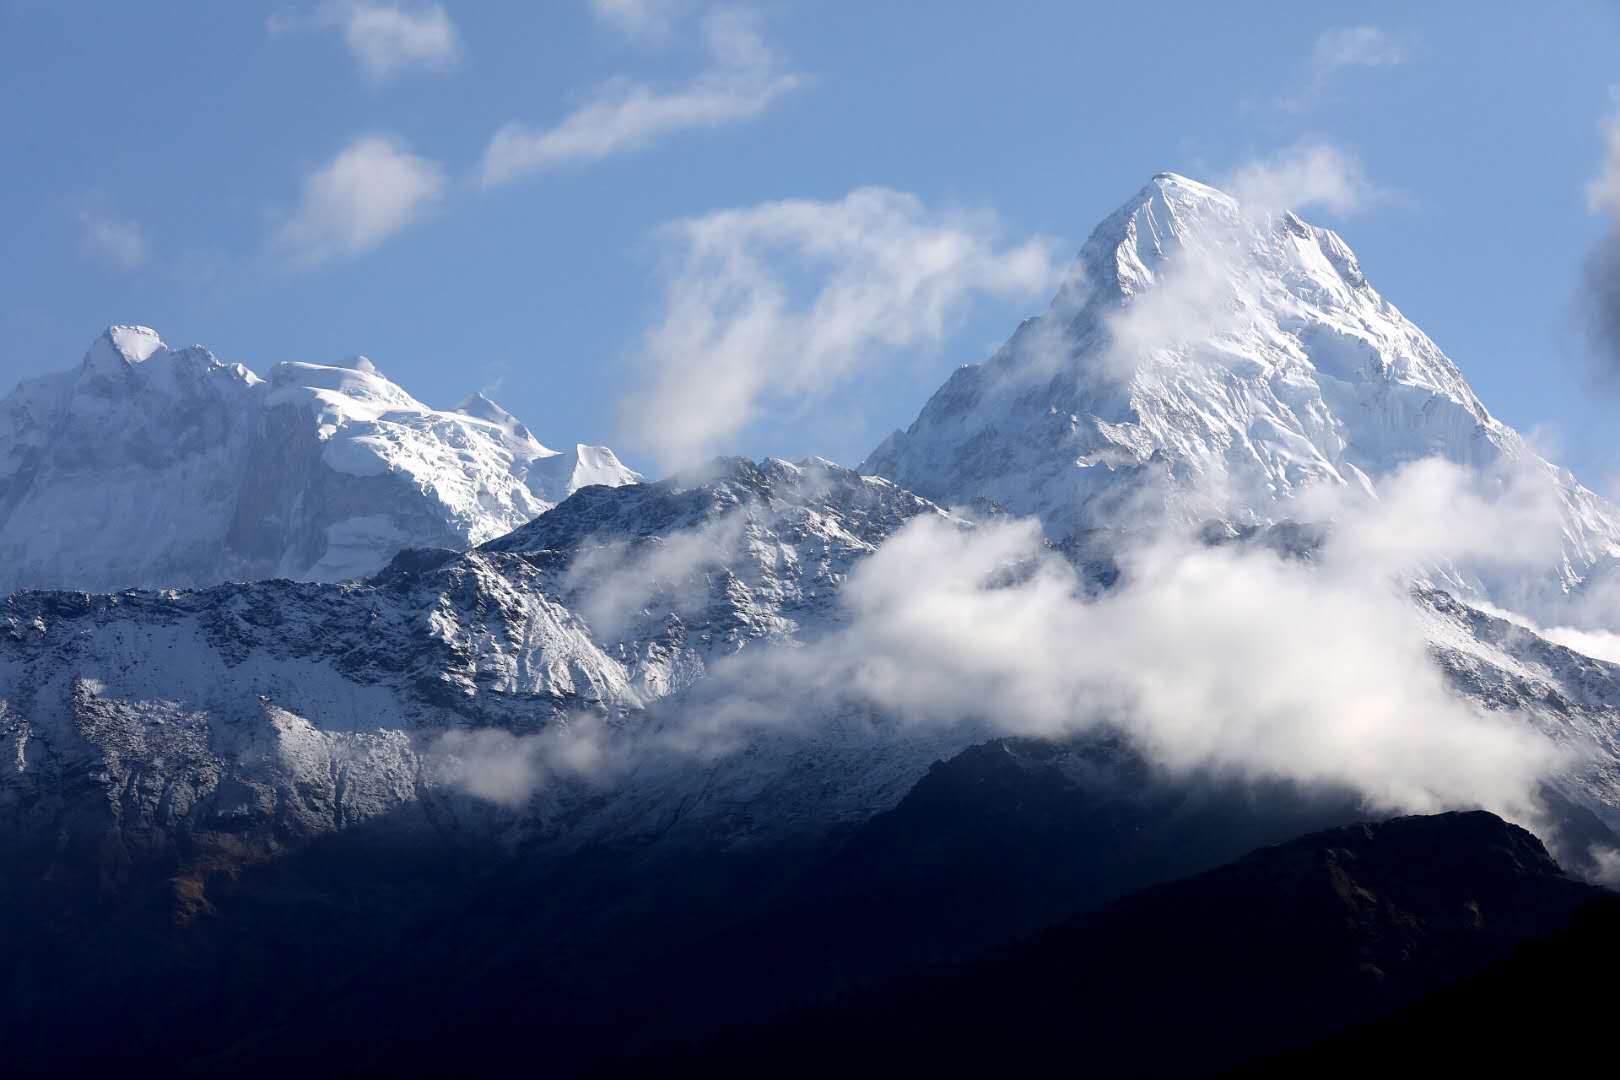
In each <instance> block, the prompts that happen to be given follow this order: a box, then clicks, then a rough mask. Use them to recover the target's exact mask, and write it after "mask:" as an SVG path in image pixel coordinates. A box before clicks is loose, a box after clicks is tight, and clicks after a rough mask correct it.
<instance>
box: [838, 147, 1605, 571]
mask: <svg viewBox="0 0 1620 1080" xmlns="http://www.w3.org/2000/svg"><path fill="white" fill-rule="evenodd" d="M1435 456H1439V457H1443V458H1446V459H1449V460H1451V461H1453V462H1456V463H1458V464H1461V465H1466V466H1472V467H1478V468H1483V469H1486V470H1503V469H1512V470H1516V471H1521V472H1523V471H1527V472H1529V473H1532V474H1539V475H1542V476H1545V477H1546V479H1547V481H1548V482H1549V483H1551V484H1553V485H1554V486H1555V487H1556V488H1557V497H1558V499H1559V500H1560V501H1561V505H1562V507H1563V513H1564V518H1565V534H1566V544H1565V558H1564V560H1563V564H1562V565H1561V566H1557V567H1552V568H1549V569H1550V570H1551V571H1552V574H1551V576H1552V578H1553V579H1555V581H1556V583H1557V587H1570V586H1573V585H1575V584H1576V583H1578V582H1579V581H1580V580H1581V579H1582V578H1583V577H1585V576H1587V575H1589V574H1590V573H1591V572H1592V570H1593V567H1594V564H1595V563H1596V562H1598V561H1600V560H1604V559H1607V558H1608V554H1607V553H1608V552H1609V551H1611V550H1614V549H1616V547H1617V542H1620V511H1617V510H1616V509H1615V508H1614V507H1612V506H1609V505H1608V504H1607V503H1605V502H1604V501H1603V500H1601V499H1599V498H1598V497H1597V496H1595V495H1594V494H1592V493H1591V492H1590V491H1588V490H1587V489H1586V488H1584V487H1582V486H1581V485H1580V484H1579V483H1578V482H1577V481H1576V480H1575V479H1574V477H1572V476H1570V475H1569V474H1568V473H1567V472H1564V471H1562V470H1559V469H1557V468H1556V467H1555V466H1553V465H1551V464H1550V463H1548V462H1546V461H1544V460H1543V459H1541V458H1539V457H1538V456H1536V455H1535V453H1534V452H1533V451H1532V450H1531V449H1530V448H1529V447H1528V446H1527V445H1526V444H1525V442H1524V440H1523V439H1522V438H1521V437H1520V436H1519V435H1518V434H1517V433H1516V432H1514V431H1513V430H1512V429H1511V428H1509V427H1508V426H1507V425H1505V424H1503V423H1502V422H1501V421H1499V420H1497V419H1496V418H1495V417H1494V416H1492V415H1491V414H1490V412H1489V411H1488V410H1487V409H1486V407H1485V405H1484V404H1483V403H1482V402H1481V401H1480V400H1479V398H1478V397H1477V396H1476V395H1475V394H1474V392H1473V390H1472V389H1471V388H1470V387H1469V386H1468V383H1467V380H1466V379H1465V378H1464V377H1463V375H1462V373H1461V371H1460V370H1459V369H1458V368H1457V366H1456V365H1455V364H1454V363H1453V362H1452V361H1451V360H1450V358H1448V357H1447V356H1446V355H1445V353H1444V352H1442V351H1441V350H1440V348H1439V347H1438V346H1437V345H1436V344H1435V343H1434V342H1433V341H1432V340H1430V339H1429V337H1428V336H1427V335H1426V334H1424V333H1423V331H1422V330H1420V329H1419V328H1418V327H1417V326H1415V325H1414V324H1412V323H1411V322H1410V321H1409V320H1408V319H1407V318H1406V317H1405V316H1404V315H1402V314H1401V312H1400V311H1399V310H1398V309H1397V308H1396V307H1395V306H1394V305H1393V304H1391V303H1390V302H1389V301H1387V300H1386V299H1384V297H1383V296H1381V295H1380V294H1379V293H1378V291H1377V290H1376V289H1375V288H1374V287H1373V286H1372V284H1371V283H1370V282H1369V281H1368V279H1367V276H1366V275H1365V273H1364V272H1363V271H1362V269H1361V265H1360V262H1359V260H1358V259H1357V258H1356V255H1355V253H1354V252H1353V251H1352V250H1351V249H1350V247H1349V245H1348V244H1347V243H1345V241H1344V240H1343V239H1342V238H1341V237H1340V236H1338V235H1337V234H1336V233H1334V232H1332V231H1331V230H1329V229H1325V228H1320V227H1317V226H1313V225H1310V224H1308V223H1307V222H1305V221H1303V220H1302V219H1301V218H1299V217H1298V216H1297V215H1295V214H1293V213H1289V212H1286V211H1275V210H1269V209H1256V208H1252V207H1247V206H1244V205H1242V204H1240V203H1239V202H1238V200H1236V199H1234V198H1232V197H1231V196H1229V195H1227V194H1225V193H1223V192H1220V191H1218V190H1216V189H1214V188H1211V187H1209V186H1207V185H1204V184H1200V183H1197V182H1196V181H1192V180H1188V179H1186V178H1185V177H1181V176H1177V175H1176V174H1173V173H1161V174H1159V175H1157V176H1155V177H1154V178H1153V179H1152V180H1151V181H1150V182H1149V183H1148V184H1147V185H1145V186H1144V187H1143V188H1142V189H1141V190H1140V191H1138V192H1137V193H1136V194H1135V195H1133V196H1132V197H1131V198H1130V199H1129V200H1128V201H1127V202H1126V203H1125V204H1124V205H1123V206H1121V207H1120V208H1119V209H1118V210H1117V211H1115V212H1114V213H1113V214H1111V215H1109V216H1108V217H1107V218H1105V219H1104V220H1103V222H1102V223H1101V224H1100V225H1098V226H1097V228H1096V229H1095V230H1094V231H1093V232H1092V234H1091V236H1090V238H1089V239H1088V240H1087V241H1086V243H1085V245H1084V246H1083V247H1082V249H1081V251H1080V255H1079V258H1078V260H1077V262H1076V265H1075V269H1074V272H1073V273H1071V274H1070V276H1069V278H1068V280H1067V282H1066V284H1065V285H1064V286H1063V288H1062V289H1061V290H1060V292H1059V293H1058V295H1057V297H1056V298H1055V299H1054V301H1053V303H1052V306H1051V307H1050V309H1049V310H1048V311H1047V312H1046V314H1045V315H1043V316H1042V317H1040V318H1038V319H1032V320H1028V321H1026V322H1025V324H1024V325H1022V326H1020V327H1019V328H1018V331H1017V332H1016V333H1015V334H1014V335H1013V336H1012V338H1011V339H1010V340H1009V341H1008V342H1007V343H1006V345H1004V346H1003V347H1002V348H1001V349H1000V350H999V351H998V352H997V353H996V354H995V355H994V356H993V357H991V358H990V359H989V360H988V361H986V362H984V363H982V364H974V365H968V366H965V367H962V368H960V369H958V370H957V371H956V372H955V373H954V374H953V375H952V376H951V377H950V379H948V380H947V381H946V383H945V385H944V386H942V387H941V388H940V390H939V391H938V392H937V393H936V394H935V395H934V396H933V398H932V399H930V401H929V402H928V403H927V405H925V406H924V408H923V410H922V412H921V414H920V415H919V416H918V418H917V420H916V422H915V423H913V424H912V425H911V427H910V428H909V429H907V430H906V431H904V432H895V433H894V434H893V435H891V436H890V437H889V438H888V439H887V440H885V442H884V443H883V444H882V445H881V446H879V447H878V448H877V449H876V450H875V451H874V452H873V453H872V455H871V456H870V457H869V458H868V460H867V461H866V462H865V463H863V465H862V466H861V470H862V471H863V472H867V473H873V474H877V475H881V476H886V477H889V478H890V479H893V480H894V481H895V482H896V483H899V484H901V485H902V486H904V487H907V488H910V489H912V490H914V491H916V492H918V493H919V494H921V495H923V496H925V497H928V498H931V499H933V500H935V501H936V502H942V503H946V504H954V503H967V502H969V501H971V500H975V499H983V500H989V501H991V502H994V503H997V504H999V505H1001V506H1004V507H1005V508H1007V509H1009V510H1011V511H1013V512H1016V513H1022V514H1034V515H1038V516H1039V517H1040V518H1041V519H1042V521H1043V522H1044V523H1045V525H1046V527H1047V529H1048V530H1049V531H1050V532H1051V533H1053V534H1054V535H1055V536H1062V535H1064V534H1066V533H1068V532H1071V531H1073V530H1075V529H1084V528H1089V527H1093V526H1098V525H1110V524H1115V523H1117V520H1118V517H1119V515H1120V514H1121V513H1122V512H1125V510H1126V508H1129V510H1130V511H1131V512H1138V511H1140V509H1141V508H1142V507H1143V506H1144V505H1157V506H1161V507H1163V508H1164V509H1166V510H1167V511H1168V512H1169V513H1170V514H1171V515H1172V516H1173V517H1178V518H1181V519H1183V520H1186V521H1188V522H1196V521H1198V520H1201V519H1209V518H1227V519H1232V520H1239V521H1247V522H1253V523H1265V522H1274V521H1279V520H1284V519H1287V518H1290V517H1293V516H1296V514H1297V510H1296V506H1295V503H1296V500H1297V499H1298V498H1299V497H1300V496H1302V495H1303V494H1305V493H1306V492H1307V491H1309V490H1311V489H1313V488H1316V487H1319V486H1324V485H1325V486H1328V487H1332V488H1337V489H1343V490H1347V491H1351V492H1360V493H1363V494H1364V495H1366V496H1367V497H1376V491H1377V488H1378V485H1379V482H1380V481H1381V480H1382V479H1383V478H1385V477H1387V476H1389V475H1390V474H1391V473H1392V472H1394V471H1395V470H1397V469H1399V468H1400V467H1401V466H1403V465H1405V464H1408V463H1410V462H1412V461H1415V460H1418V459H1422V458H1427V457H1435Z"/></svg>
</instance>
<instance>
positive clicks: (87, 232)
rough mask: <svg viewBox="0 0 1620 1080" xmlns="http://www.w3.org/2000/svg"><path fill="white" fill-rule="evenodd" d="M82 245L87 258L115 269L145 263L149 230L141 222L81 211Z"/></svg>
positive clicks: (80, 238) (139, 265)
mask: <svg viewBox="0 0 1620 1080" xmlns="http://www.w3.org/2000/svg"><path fill="white" fill-rule="evenodd" d="M79 226H80V229H81V232H80V237H79V247H80V250H81V251H82V252H83V253H84V256H85V258H87V259H90V260H91V261H92V262H96V263H100V264H102V265H103V266H109V267H111V268H113V269H115V270H135V269H138V268H139V267H141V266H142V265H144V264H145V263H146V255H147V244H146V230H145V229H143V228H142V227H141V224H140V222H138V221H134V220H131V219H129V218H121V217H118V216H117V215H114V214H107V213H102V212H100V211H96V210H82V211H80V212H79Z"/></svg>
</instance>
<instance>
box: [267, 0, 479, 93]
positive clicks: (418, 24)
mask: <svg viewBox="0 0 1620 1080" xmlns="http://www.w3.org/2000/svg"><path fill="white" fill-rule="evenodd" d="M266 26H267V27H268V29H269V30H270V33H271V34H284V33H288V32H290V31H297V30H314V29H329V30H337V31H339V32H341V33H342V34H343V43H344V44H345V45H346V46H347V47H348V49H349V52H350V54H351V55H352V56H353V57H354V58H355V60H356V61H357V62H358V63H359V64H360V69H361V70H362V71H363V72H365V74H366V76H367V77H368V78H370V79H372V80H373V81H375V82H379V83H380V82H386V81H388V80H389V79H392V78H394V77H396V76H398V75H401V74H403V73H405V72H408V71H413V70H414V71H446V70H448V69H449V68H451V67H453V66H454V65H455V63H456V61H457V60H458V59H459V58H460V55H461V43H460V38H459V37H458V35H457V34H456V28H455V25H454V24H453V23H452V22H451V21H450V16H449V14H448V13H447V12H446V11H445V9H444V8H443V7H442V6H441V5H439V4H429V5H422V6H419V7H407V6H404V5H400V4H384V3H373V2H370V0H342V2H333V3H327V4H323V5H321V6H320V7H319V8H317V9H315V11H314V12H312V13H310V14H305V15H289V14H280V15H273V16H271V17H270V19H269V20H268V21H267V23H266Z"/></svg>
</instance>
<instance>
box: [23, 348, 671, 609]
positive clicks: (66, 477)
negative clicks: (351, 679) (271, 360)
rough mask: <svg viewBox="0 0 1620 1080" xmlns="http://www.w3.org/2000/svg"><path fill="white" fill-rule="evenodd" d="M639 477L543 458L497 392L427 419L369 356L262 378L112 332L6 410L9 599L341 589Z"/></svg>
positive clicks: (600, 462)
mask: <svg viewBox="0 0 1620 1080" xmlns="http://www.w3.org/2000/svg"><path fill="white" fill-rule="evenodd" d="M637 479H639V477H637V476H636V474H635V473H633V472H631V471H630V470H629V469H627V468H625V467H624V466H623V465H622V464H620V463H619V461H618V459H617V458H616V457H614V455H613V452H612V451H611V450H608V449H607V448H606V447H587V446H579V447H575V448H573V449H572V450H568V451H561V452H559V451H554V450H550V449H548V448H547V447H545V446H543V445H541V443H540V442H539V441H538V440H536V439H535V438H534V436H533V435H531V434H530V433H529V431H528V429H527V428H525V427H523V425H522V424H520V423H518V422H517V420H515V419H514V418H513V417H511V416H510V415H508V414H507V413H506V412H504V411H503V410H501V409H500V407H499V406H497V405H495V404H494V403H493V402H491V401H489V400H487V399H485V398H483V397H482V396H477V397H475V398H473V399H471V400H469V401H468V402H466V403H464V404H463V405H462V407H461V408H460V409H458V410H455V411H449V412H446V411H441V410H436V409H432V408H429V407H428V406H426V405H424V404H422V403H421V402H420V401H417V400H416V399H415V398H413V397H411V396H410V395H409V394H408V393H406V392H405V391H404V390H403V389H401V388H400V387H399V386H396V385H395V384H394V383H392V382H390V381H388V379H386V378H384V377H383V375H382V374H381V373H380V372H379V371H378V370H377V369H376V367H375V366H374V365H373V364H372V363H371V362H370V361H369V360H366V359H365V358H364V357H357V358H355V359H354V360H352V361H351V362H350V363H349V364H347V365H345V366H323V365H317V364H300V363H282V364H277V365H276V366H275V367H273V368H271V369H270V372H269V377H268V379H260V378H259V377H258V376H256V375H255V374H253V373H252V372H251V371H249V370H248V369H247V368H245V367H243V366H242V365H240V364H225V363H222V362H221V361H219V360H218V359H217V358H215V357H214V356H213V354H212V353H210V352H208V350H206V349H203V348H200V347H193V348H189V349H180V350H174V349H169V348H166V347H165V346H164V345H163V343H162V342H161V341H159V340H158V337H157V334H156V333H154V332H153V331H151V330H149V329H146V328H144V327H123V326H121V327H113V328H112V329H110V330H108V331H107V332H106V333H105V334H103V335H102V336H101V338H100V339H98V340H97V341H96V342H95V344H94V345H92V346H91V348H90V351H89V353H88V354H87V355H86V356H85V359H84V362H83V363H82V364H81V365H80V366H79V368H78V369H77V370H74V371H68V372H63V373H61V374H57V375H50V376H46V377H44V378H39V379H33V380H29V381H27V382H24V383H23V384H22V385H21V386H19V387H18V388H17V389H16V391H15V392H14V393H12V394H11V396H9V397H8V398H6V399H5V400H4V401H0V592H5V591H10V590H12V589H17V588H74V589H84V590H91V591H102V590H107V589H118V588H126V587H131V586H141V585H144V586H156V585H169V586H173V585H206V584H212V583H214V582H218V581H226V580H246V579H254V578H266V577H290V578H295V579H300V580H321V581H339V580H344V579H348V578H353V577H359V576H363V575H365V574H370V573H373V572H375V571H376V570H378V569H380V568H381V567H382V566H383V564H385V563H386V562H387V561H388V559H389V558H390V557H392V555H393V554H394V552H396V551H398V550H399V549H400V548H402V547H412V546H415V547H422V546H439V547H455V548H463V547H466V546H468V545H471V544H478V543H482V542H483V541H485V540H488V539H490V538H491V537H495V536H499V535H501V534H502V533H505V532H507V531H509V530H511V529H513V528H515V527H516V526H518V525H521V524H523V523H524V522H526V521H529V520H530V519H532V518H533V517H535V516H536V515H537V514H540V513H542V512H544V511H545V510H547V509H549V508H550V507H552V506H553V505H555V504H556V503H557V502H559V501H561V500H562V499H565V498H567V497H568V495H569V494H571V493H572V492H574V491H576V490H578V489H579V488H580V487H583V486H585V485H588V484H625V483H633V482H635V481H636V480H637Z"/></svg>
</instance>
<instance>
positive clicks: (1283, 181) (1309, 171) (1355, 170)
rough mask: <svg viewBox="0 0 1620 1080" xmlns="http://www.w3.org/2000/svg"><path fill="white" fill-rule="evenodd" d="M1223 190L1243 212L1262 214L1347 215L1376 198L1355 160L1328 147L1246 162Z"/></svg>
mask: <svg viewBox="0 0 1620 1080" xmlns="http://www.w3.org/2000/svg"><path fill="white" fill-rule="evenodd" d="M1223 186H1224V187H1225V188H1226V189H1227V190H1228V191H1229V192H1231V194H1232V196H1233V197H1234V198H1236V199H1237V200H1238V201H1239V202H1241V203H1243V204H1244V206H1245V207H1250V208H1254V209H1257V210H1264V211H1278V210H1305V209H1309V208H1310V207H1314V206H1320V207H1324V208H1326V209H1328V210H1331V211H1333V212H1334V213H1337V214H1351V213H1355V212H1356V211H1358V210H1361V209H1363V208H1364V207H1365V206H1366V205H1367V204H1368V203H1369V202H1373V201H1375V200H1376V199H1377V197H1378V195H1379V192H1378V191H1377V189H1376V188H1374V187H1373V185H1372V184H1371V183H1370V182H1369V181H1368V179H1367V174H1366V172H1365V170H1363V169H1362V167H1361V162H1360V161H1359V160H1357V158H1356V156H1355V155H1354V154H1351V153H1349V152H1347V151H1345V150H1342V149H1340V148H1339V147H1336V146H1333V145H1331V144H1329V143H1302V144H1300V145H1298V146H1294V147H1291V148H1289V149H1287V150H1284V151H1283V152H1282V153H1280V154H1276V155H1274V156H1272V157H1270V158H1266V159H1263V160H1259V161H1252V162H1249V163H1248V164H1246V165H1244V166H1243V167H1242V168H1239V169H1238V170H1237V171H1236V172H1234V173H1233V174H1232V175H1231V176H1230V177H1229V178H1227V180H1226V181H1225V182H1224V184H1223Z"/></svg>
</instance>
